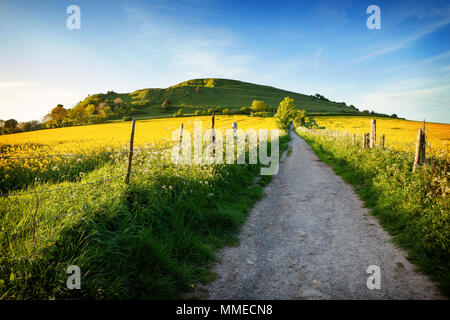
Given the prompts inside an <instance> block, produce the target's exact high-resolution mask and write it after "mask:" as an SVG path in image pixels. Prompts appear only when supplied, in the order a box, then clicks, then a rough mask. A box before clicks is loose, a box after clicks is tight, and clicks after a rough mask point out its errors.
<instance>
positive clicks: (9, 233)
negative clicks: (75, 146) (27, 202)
mask: <svg viewBox="0 0 450 320" xmlns="http://www.w3.org/2000/svg"><path fill="white" fill-rule="evenodd" d="M134 124H135V121H133V124H132V132H134ZM133 139H134V134H132V136H131V139H130V149H129V150H126V151H122V150H118V151H111V152H100V153H95V154H89V155H87V154H53V155H41V156H30V157H10V156H5V157H0V159H4V160H27V159H41V158H54V157H80V158H81V157H97V156H101V155H112V154H128V162H129V165H128V169H127V171H126V173H124V174H120V175H116V176H114V177H107V178H104V179H100V180H96V181H90V182H84V183H78V184H74V185H69V186H65V187H60V188H53V189H47V190H34V191H29V192H20V193H8V194H0V199H2V198H4V199H8V200H10V201H11V198H13V199H18V198H19V197H21V196H27V195H36V201H37V206H36V209H35V212H34V214H36V213H37V211H38V208H39V196H40V195H42V194H51V193H54V192H57V191H67V190H71V191H72V190H73V189H76V188H84V187H88V186H93V185H97V184H102V183H108V182H112V181H114V180H117V179H120V178H124V177H126V178H127V179H126V180H125V183H128V179H129V176H130V174H131V173H138V172H142V170H131V160H132V157H133V153H134V152H139V151H147V152H148V151H154V152H164V151H166V150H168V149H171V148H173V147H174V145H170V146H165V147H153V146H152V147H140V148H133ZM113 199H116V197H111V198H107V199H102V200H104V201H109V200H113ZM96 204H98V200H97V201H94V202H91V203H85V204H83V207H82V208H79V209H76V210H73V211H70V212H66V213H63V214H59V215H56V216H51V217H45V218H43V219H40V220H37V221H33V222H31V223H27V224H25V225H20V226H16V227H9V228H5V227H4V226H0V236H1V235H4V236H6V241H7V243H9V241H10V240H11V238H12V237H14V236H17V235H18V234H21V233H26V231H28V230H30V229H32V232H33V251H34V252H33V254H31V255H28V256H25V257H23V258H20V259H16V260H12V261H9V262H8V263H6V264H4V265H2V266H0V271H3V270H5V269H6V268H8V267H10V266H12V265H15V264H17V263H19V262H22V261H26V260H30V259H32V258H33V257H35V256H37V255H39V254H41V253H42V252H43V251H45V250H47V249H49V247H46V248H43V249H40V250H36V238H35V236H36V229H37V226H39V225H43V224H46V223H48V222H51V221H57V220H59V219H61V218H64V217H68V216H73V215H75V214H77V213H81V212H84V211H85V210H86V209H87V208H88V207H94V206H95V205H96ZM33 219H34V218H33ZM50 247H51V246H50Z"/></svg>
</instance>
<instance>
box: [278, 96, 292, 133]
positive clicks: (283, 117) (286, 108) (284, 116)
mask: <svg viewBox="0 0 450 320" xmlns="http://www.w3.org/2000/svg"><path fill="white" fill-rule="evenodd" d="M295 111H296V110H295V108H294V99H293V98H290V97H286V98H284V99H283V101H281V102H280V105H279V106H278V109H277V113H276V114H275V115H274V118H275V122H276V124H277V126H278V127H279V128H280V129H288V128H289V124H290V123H291V121H292V119H293V118H294V116H295Z"/></svg>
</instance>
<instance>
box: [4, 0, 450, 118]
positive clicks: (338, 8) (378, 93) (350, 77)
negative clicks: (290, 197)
mask: <svg viewBox="0 0 450 320" xmlns="http://www.w3.org/2000/svg"><path fill="white" fill-rule="evenodd" d="M43 3H45V4H43ZM72 4H76V5H78V6H79V7H80V9H81V29H80V30H69V29H67V28H66V19H67V18H68V16H69V15H68V14H67V13H66V8H67V7H68V6H69V5H72ZM372 4H375V5H378V6H379V7H380V9H381V29H380V30H369V29H368V28H367V27H366V20H367V18H368V17H369V14H367V13H366V9H367V7H368V6H369V5H372ZM0 41H1V42H0V43H1V47H0V119H4V120H6V119H9V118H15V119H17V120H19V121H25V120H31V119H40V118H41V117H42V116H43V115H44V114H45V113H47V112H48V111H49V110H50V109H51V108H53V107H54V106H56V104H58V103H61V104H64V105H65V106H66V107H73V106H74V105H75V104H76V103H77V102H78V101H80V100H83V99H84V98H85V97H86V96H87V95H88V94H93V93H99V92H106V91H108V90H114V91H116V92H131V91H134V90H136V89H141V88H153V87H159V88H164V87H168V86H171V85H174V84H176V83H179V82H182V81H185V80H188V79H192V78H203V77H217V78H230V79H239V80H242V81H248V82H253V83H258V84H265V85H271V86H274V87H278V88H282V89H286V90H292V91H295V92H300V93H305V94H315V93H320V94H322V95H324V96H326V97H328V98H329V99H331V100H334V101H339V102H341V101H344V102H346V103H347V104H354V105H355V106H357V107H358V108H360V109H361V110H363V109H368V110H375V111H376V112H383V113H388V114H392V113H396V114H398V115H399V116H402V117H406V118H408V119H413V120H423V119H426V120H427V121H436V122H445V123H450V3H449V2H448V1H378V0H373V1H372V0H371V1H364V0H355V1H267V2H265V1H261V0H259V1H234V0H228V1H216V0H189V1H188V0H185V1H164V0H160V1H142V0H141V1H138V0H133V1H131V0H130V1H93V0H90V1H74V0H72V1H63V0H55V1H45V2H44V1H31V0H30V1H22V0H14V1H5V0H0Z"/></svg>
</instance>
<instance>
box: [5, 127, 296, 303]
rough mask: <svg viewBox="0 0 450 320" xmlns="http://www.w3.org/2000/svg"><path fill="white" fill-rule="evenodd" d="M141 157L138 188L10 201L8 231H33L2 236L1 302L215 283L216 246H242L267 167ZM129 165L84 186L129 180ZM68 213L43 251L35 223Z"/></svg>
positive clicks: (91, 176) (171, 293) (47, 225)
mask: <svg viewBox="0 0 450 320" xmlns="http://www.w3.org/2000/svg"><path fill="white" fill-rule="evenodd" d="M288 139H289V137H288V136H283V137H282V138H281V140H282V141H281V142H282V143H281V149H285V148H286V142H287V141H288ZM133 161H134V162H133V164H134V168H135V170H137V172H134V173H133V174H132V178H131V183H130V184H129V185H125V184H124V182H123V180H124V179H122V178H119V179H114V180H110V181H106V182H104V183H99V184H92V185H88V186H86V187H83V188H73V189H70V192H69V191H68V190H65V189H64V190H60V191H55V192H52V193H51V194H42V195H39V194H38V196H36V195H35V194H30V195H27V196H22V197H20V198H18V199H17V200H15V198H14V197H10V198H9V199H1V200H0V201H1V206H0V217H1V221H2V226H3V227H2V229H3V230H5V229H11V228H17V227H21V226H23V227H24V228H22V229H15V230H13V231H11V232H7V233H5V232H2V233H1V234H0V248H1V256H0V265H7V266H6V267H5V268H4V269H3V270H0V298H1V299H176V298H180V297H181V294H182V292H185V291H188V290H189V289H190V288H191V284H193V283H196V282H206V281H209V280H211V279H212V278H214V274H212V273H211V271H210V267H211V265H212V263H213V262H214V261H215V250H216V249H217V248H219V247H222V246H224V245H230V244H233V243H235V242H236V239H237V238H236V234H237V232H238V231H239V229H240V227H241V225H242V224H243V223H244V221H245V219H246V217H247V214H248V212H249V210H250V208H251V206H252V204H253V203H254V202H255V201H256V200H257V199H259V198H260V197H261V195H262V188H261V186H260V185H253V183H254V180H255V177H256V176H257V175H258V174H259V170H260V167H261V165H260V164H256V165H225V164H224V165H217V164H213V165H203V164H202V165H200V164H198V165H176V164H174V163H172V162H171V161H170V159H169V154H168V153H164V152H159V153H158V152H156V153H155V152H151V153H147V152H145V151H142V152H137V153H136V154H135V157H134V160H133ZM125 164H126V161H125V155H123V154H120V153H119V154H117V156H116V157H113V158H112V160H111V161H110V162H107V163H106V164H105V165H104V166H103V167H101V168H99V169H96V170H93V171H92V172H90V173H87V174H86V175H85V176H84V177H83V178H82V180H81V181H80V182H82V183H87V182H90V181H98V180H101V179H103V178H105V177H114V176H116V175H120V174H122V173H123V172H125V170H126V168H125ZM265 180H268V179H265ZM68 185H69V183H68V182H63V183H60V184H56V185H55V184H52V183H45V184H41V185H38V186H37V187H36V189H37V191H39V190H40V191H42V190H46V189H52V188H55V187H58V188H60V187H65V186H68ZM30 190H32V189H30ZM13 194H14V193H13ZM37 197H39V206H37V199H36V198H37ZM36 207H37V208H38V210H37V213H36V216H35V217H34V212H35V209H36ZM67 213H72V214H70V215H67V216H63V217H61V218H59V219H53V220H46V222H43V223H42V224H38V225H37V228H36V234H35V238H36V239H37V241H36V247H35V248H34V246H33V228H30V227H29V225H30V224H32V223H33V221H40V220H43V219H49V218H51V217H55V216H59V215H61V214H67ZM29 256H32V257H31V258H30V259H25V260H22V261H20V262H15V261H17V259H20V258H22V257H29ZM11 262H13V263H12V264H9V263H11ZM14 262H15V263H14ZM69 265H78V266H79V267H80V269H81V288H82V289H81V290H69V289H67V286H66V280H67V277H68V275H67V274H66V269H67V267H68V266H69Z"/></svg>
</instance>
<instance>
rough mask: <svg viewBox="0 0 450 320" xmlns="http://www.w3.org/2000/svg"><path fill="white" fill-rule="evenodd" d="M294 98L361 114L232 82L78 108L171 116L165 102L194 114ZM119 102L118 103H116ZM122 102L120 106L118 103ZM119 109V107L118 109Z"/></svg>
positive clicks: (197, 83)
mask: <svg viewBox="0 0 450 320" xmlns="http://www.w3.org/2000/svg"><path fill="white" fill-rule="evenodd" d="M286 96H290V97H292V98H294V100H295V106H296V107H297V108H301V109H304V110H306V111H307V112H313V113H349V112H355V111H358V110H357V109H356V108H354V107H350V106H346V104H345V103H343V102H341V103H337V102H333V101H329V100H327V99H326V98H325V97H323V96H321V95H317V96H308V95H304V94H301V93H296V92H292V91H287V90H282V89H278V88H274V87H270V86H265V85H259V84H253V83H248V82H243V81H238V80H229V79H216V78H209V79H193V80H188V81H185V82H182V83H179V84H176V85H174V86H171V87H168V88H165V89H162V88H147V89H139V90H136V91H134V92H131V93H116V92H113V91H109V92H107V93H106V94H104V93H100V94H93V95H90V96H88V97H87V98H86V99H85V100H83V101H80V102H79V104H78V105H77V106H76V107H75V108H77V107H78V106H84V107H86V106H88V105H89V104H93V105H94V106H95V107H96V109H97V110H98V109H102V107H103V108H104V107H105V106H106V105H108V106H110V107H112V108H114V107H115V106H116V105H117V104H121V106H122V108H123V109H125V110H123V111H125V112H126V111H127V109H128V112H126V113H128V115H130V114H133V115H138V117H145V116H149V117H154V116H164V115H165V116H167V112H166V113H165V112H163V110H162V109H161V105H162V104H163V102H164V101H165V100H169V101H170V106H171V110H172V111H170V110H168V112H171V113H173V110H178V109H179V108H182V109H183V110H184V114H189V113H194V111H195V110H202V109H206V108H228V109H230V110H231V111H237V110H239V109H240V108H241V107H243V106H246V107H249V106H250V105H251V103H252V101H253V100H262V101H264V102H265V103H266V105H267V106H268V107H269V108H276V107H278V104H279V103H280V101H281V100H283V98H284V97H286ZM115 102H116V103H115ZM117 102H118V103H117ZM116 107H117V106H116Z"/></svg>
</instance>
